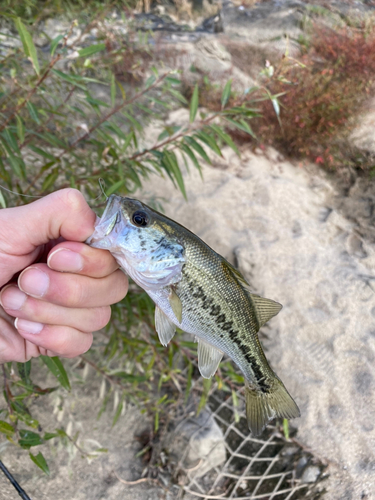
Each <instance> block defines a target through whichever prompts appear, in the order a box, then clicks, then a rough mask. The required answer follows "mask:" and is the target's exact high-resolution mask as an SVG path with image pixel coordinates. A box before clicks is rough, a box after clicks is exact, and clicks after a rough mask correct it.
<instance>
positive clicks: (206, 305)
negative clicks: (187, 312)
mask: <svg viewBox="0 0 375 500" xmlns="http://www.w3.org/2000/svg"><path fill="white" fill-rule="evenodd" d="M213 301H214V300H213V299H212V298H211V297H208V298H206V299H205V300H203V301H202V308H203V309H208V308H209V307H210V306H211V304H212V302H213Z"/></svg>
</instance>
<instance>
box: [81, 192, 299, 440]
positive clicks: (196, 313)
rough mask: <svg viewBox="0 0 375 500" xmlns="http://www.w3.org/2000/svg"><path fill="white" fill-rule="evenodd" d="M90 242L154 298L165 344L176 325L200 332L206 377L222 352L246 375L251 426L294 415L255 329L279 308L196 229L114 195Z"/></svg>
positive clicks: (295, 410) (253, 429) (202, 368)
mask: <svg viewBox="0 0 375 500" xmlns="http://www.w3.org/2000/svg"><path fill="white" fill-rule="evenodd" d="M87 243H88V244H89V245H91V246H92V247H95V248H102V249H106V250H109V251H110V252H111V254H112V255H113V256H114V258H115V259H116V261H117V262H118V264H119V266H120V267H121V269H122V270H123V271H124V272H125V273H126V274H127V275H129V276H130V277H131V278H132V279H133V280H134V281H135V282H136V283H137V284H138V285H139V286H140V287H142V288H143V289H144V290H145V291H146V292H147V293H148V295H149V296H150V297H151V298H152V300H153V301H154V302H155V304H156V309H155V329H156V331H157V333H158V335H159V339H160V342H161V343H162V344H163V345H165V346H166V345H167V344H168V342H169V341H170V340H171V339H172V337H173V335H174V334H175V331H176V326H177V327H178V328H181V329H182V330H184V331H185V332H188V333H191V334H193V335H195V336H196V338H197V339H198V367H199V371H200V373H201V375H202V376H203V377H205V378H210V377H212V375H213V374H214V373H215V372H216V370H217V368H218V366H219V363H220V361H221V358H222V356H223V353H225V354H227V355H228V356H229V357H230V358H231V359H232V360H233V361H234V362H235V363H236V364H237V365H238V366H239V368H240V369H241V371H242V373H243V375H244V377H245V399H246V416H247V421H248V425H249V429H250V430H251V432H252V433H253V434H254V435H259V434H260V433H261V432H262V431H263V429H264V428H265V426H266V425H267V423H268V422H270V421H271V420H272V419H274V418H276V417H282V418H294V417H299V416H300V412H299V409H298V407H297V405H296V403H295V402H294V401H293V399H292V398H291V396H290V395H289V393H288V391H287V390H286V388H285V386H284V384H283V383H282V382H281V380H280V379H279V378H278V376H277V375H276V374H275V372H274V371H273V370H272V369H271V367H270V366H269V364H268V361H267V359H266V357H265V355H264V352H263V349H262V346H261V344H260V342H259V339H258V335H257V332H258V331H259V329H260V327H261V326H262V325H264V323H266V321H268V320H269V319H270V318H272V317H273V316H275V315H276V314H277V313H278V312H279V311H280V309H281V307H282V306H281V305H280V304H278V303H277V302H274V301H273V300H269V299H265V298H262V297H260V296H259V295H256V294H254V293H252V292H251V291H250V287H249V284H248V283H247V282H246V280H245V278H244V277H243V276H242V275H241V273H240V272H239V271H238V270H237V269H235V268H234V267H233V266H232V265H231V264H230V263H229V262H227V261H226V260H225V259H224V258H223V257H222V256H221V255H219V254H217V253H216V252H215V251H214V250H212V248H210V247H209V246H208V245H206V244H205V243H204V242H203V241H202V240H201V239H199V238H198V237H197V236H196V235H195V234H193V233H192V232H190V231H189V230H188V229H186V228H185V227H183V226H181V225H180V224H178V223H177V222H175V221H173V220H171V219H169V218H168V217H166V216H165V215H162V214H160V213H159V212H156V211H155V210H153V209H151V208H150V207H148V206H147V205H145V204H144V203H142V202H140V201H138V200H135V199H131V198H122V197H120V196H116V195H112V196H110V198H109V199H108V201H107V206H106V208H105V211H104V213H103V216H102V218H101V219H98V222H97V224H96V227H95V231H94V233H93V234H92V235H91V236H90V238H89V239H88V240H87Z"/></svg>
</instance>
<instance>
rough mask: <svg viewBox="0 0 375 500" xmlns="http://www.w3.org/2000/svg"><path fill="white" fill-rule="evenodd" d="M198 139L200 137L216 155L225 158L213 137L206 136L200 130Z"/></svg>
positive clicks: (197, 135)
mask: <svg viewBox="0 0 375 500" xmlns="http://www.w3.org/2000/svg"><path fill="white" fill-rule="evenodd" d="M196 137H199V139H200V140H201V141H202V142H204V143H205V144H207V146H208V147H209V148H210V149H212V151H213V152H214V153H216V154H217V155H218V156H223V155H222V154H221V151H220V148H219V146H218V145H217V144H216V141H215V139H214V138H213V137H212V136H211V135H208V134H206V132H204V131H203V130H200V131H199V132H198V133H197V134H196Z"/></svg>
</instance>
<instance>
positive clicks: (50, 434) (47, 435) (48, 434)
mask: <svg viewBox="0 0 375 500" xmlns="http://www.w3.org/2000/svg"><path fill="white" fill-rule="evenodd" d="M57 436H58V434H57V433H56V432H46V433H45V434H44V436H43V440H44V441H49V440H50V439H53V438H55V437H57Z"/></svg>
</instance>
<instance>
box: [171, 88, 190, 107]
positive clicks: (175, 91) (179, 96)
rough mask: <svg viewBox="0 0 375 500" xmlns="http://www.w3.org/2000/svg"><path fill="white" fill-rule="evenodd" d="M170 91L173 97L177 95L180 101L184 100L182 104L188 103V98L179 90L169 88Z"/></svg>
mask: <svg viewBox="0 0 375 500" xmlns="http://www.w3.org/2000/svg"><path fill="white" fill-rule="evenodd" d="M168 92H169V93H170V94H172V95H173V97H175V98H176V99H177V100H178V101H180V102H182V104H187V103H188V102H187V100H186V99H185V97H184V96H183V95H182V94H181V93H180V92H178V90H175V89H168Z"/></svg>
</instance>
